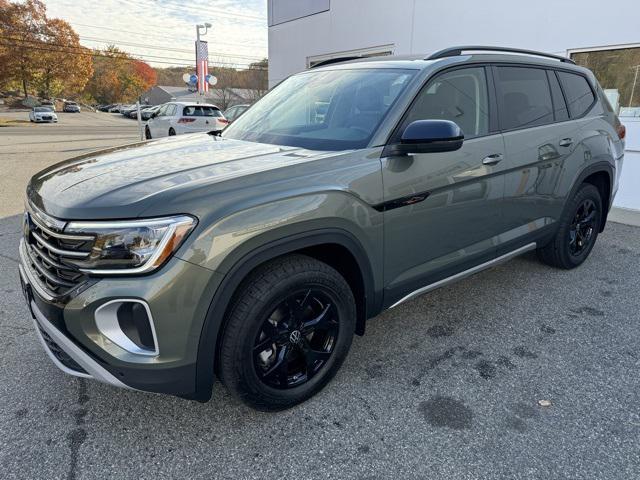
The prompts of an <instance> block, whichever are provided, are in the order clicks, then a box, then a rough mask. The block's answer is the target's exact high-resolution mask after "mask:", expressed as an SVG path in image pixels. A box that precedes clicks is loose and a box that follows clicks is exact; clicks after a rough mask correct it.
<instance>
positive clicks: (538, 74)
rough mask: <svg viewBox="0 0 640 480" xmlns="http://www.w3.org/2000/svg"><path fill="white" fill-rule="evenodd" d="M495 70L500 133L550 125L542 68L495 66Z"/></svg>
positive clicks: (551, 114)
mask: <svg viewBox="0 0 640 480" xmlns="http://www.w3.org/2000/svg"><path fill="white" fill-rule="evenodd" d="M496 70H497V72H498V75H497V78H496V82H497V84H498V85H497V87H498V91H499V92H500V94H499V95H498V98H499V103H500V105H501V111H500V113H501V123H502V128H503V130H511V129H514V128H528V127H535V126H536V125H545V124H548V123H553V121H554V117H553V103H552V101H551V91H550V89H549V82H548V81H547V74H546V72H545V71H544V70H543V69H541V68H527V67H498V68H497V69H496Z"/></svg>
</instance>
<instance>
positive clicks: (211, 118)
mask: <svg viewBox="0 0 640 480" xmlns="http://www.w3.org/2000/svg"><path fill="white" fill-rule="evenodd" d="M228 123H229V121H228V120H227V119H226V118H224V115H222V112H221V111H220V109H219V108H218V107H216V106H215V105H211V104H206V103H192V102H169V103H165V104H164V105H163V106H162V107H160V109H159V110H158V111H157V112H156V113H155V114H154V115H153V117H151V118H150V119H149V121H148V122H147V126H146V127H145V136H146V138H147V139H150V138H158V137H167V136H172V135H182V134H183V133H196V132H210V131H212V130H222V129H223V128H224V127H226V126H227V124H228Z"/></svg>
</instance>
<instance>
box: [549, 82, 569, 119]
mask: <svg viewBox="0 0 640 480" xmlns="http://www.w3.org/2000/svg"><path fill="white" fill-rule="evenodd" d="M547 78H548V80H549V85H550V86H551V98H552V99H553V114H554V116H555V118H556V122H562V121H563V120H569V112H568V111H567V104H566V103H565V101H564V96H563V95H562V90H561V89H560V83H558V78H557V77H556V74H555V72H553V71H551V70H547Z"/></svg>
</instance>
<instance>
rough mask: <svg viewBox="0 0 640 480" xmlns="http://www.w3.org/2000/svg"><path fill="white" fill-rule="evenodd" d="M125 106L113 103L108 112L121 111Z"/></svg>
mask: <svg viewBox="0 0 640 480" xmlns="http://www.w3.org/2000/svg"><path fill="white" fill-rule="evenodd" d="M122 107H123V105H121V104H119V103H116V104H115V105H113V106H112V107H111V108H110V109H109V110H108V112H109V113H120V109H121V108H122Z"/></svg>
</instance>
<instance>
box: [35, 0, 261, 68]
mask: <svg viewBox="0 0 640 480" xmlns="http://www.w3.org/2000/svg"><path fill="white" fill-rule="evenodd" d="M44 3H45V5H46V7H47V16H48V17H49V18H61V19H63V20H66V21H67V22H69V23H70V24H71V26H72V27H73V28H74V30H75V31H76V32H77V33H78V34H79V35H80V43H81V44H82V45H84V46H86V47H91V48H105V47H106V46H107V45H110V44H114V45H116V46H117V47H119V48H120V49H122V50H125V51H127V52H129V53H130V54H132V55H133V56H135V57H138V58H140V59H142V60H145V61H146V62H147V63H149V64H150V65H152V66H154V67H169V66H172V65H177V66H186V65H193V64H194V62H195V59H194V57H195V47H194V42H195V38H196V27H195V26H196V25H197V24H204V23H205V22H208V23H211V24H212V25H213V28H211V29H209V32H208V33H207V35H206V36H204V37H202V39H203V40H207V41H208V42H209V61H210V64H216V63H217V64H220V65H221V66H229V67H236V68H243V67H246V66H248V64H249V63H251V62H255V61H258V60H260V59H262V58H266V56H267V0H190V1H184V0H99V1H87V0H44ZM210 70H211V68H210Z"/></svg>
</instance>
